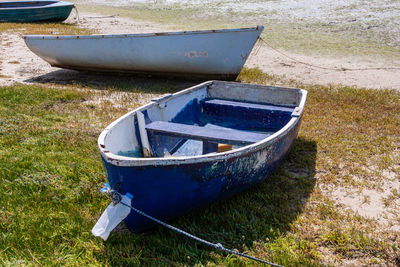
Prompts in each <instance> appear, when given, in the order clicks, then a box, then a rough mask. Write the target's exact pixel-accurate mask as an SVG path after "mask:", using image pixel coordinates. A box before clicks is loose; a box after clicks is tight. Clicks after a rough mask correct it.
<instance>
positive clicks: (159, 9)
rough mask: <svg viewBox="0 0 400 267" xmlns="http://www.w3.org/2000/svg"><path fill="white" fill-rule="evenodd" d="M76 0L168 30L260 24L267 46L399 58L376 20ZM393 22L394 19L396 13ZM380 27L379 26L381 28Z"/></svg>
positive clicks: (104, 12) (88, 7) (88, 9)
mask: <svg viewBox="0 0 400 267" xmlns="http://www.w3.org/2000/svg"><path fill="white" fill-rule="evenodd" d="M81 3H82V4H79V6H78V7H79V9H80V10H82V11H86V12H95V13H98V14H102V15H104V16H107V15H110V14H111V15H118V16H122V17H127V18H131V19H133V20H140V21H145V22H150V21H151V22H155V23H158V24H161V25H164V26H165V27H166V28H169V29H173V30H194V29H199V30H200V29H218V28H232V27H254V26H256V25H264V26H265V29H264V32H263V33H262V35H261V36H262V38H263V39H265V40H266V41H267V42H268V43H269V44H270V45H271V46H272V47H274V48H280V49H283V50H286V51H291V52H295V53H301V54H306V55H324V56H343V55H345V56H366V57H369V58H371V57H373V58H380V59H382V58H385V59H387V60H393V59H396V60H399V56H398V55H399V52H400V50H399V48H398V46H396V44H397V40H394V41H393V40H388V39H390V37H391V36H398V35H396V34H392V33H390V32H387V31H388V29H386V28H385V27H383V26H382V25H381V23H378V22H376V23H373V22H359V21H358V20H354V21H353V20H351V19H348V20H343V19H342V18H341V19H337V21H336V20H335V19H333V18H324V17H318V18H315V19H311V17H309V18H308V19H293V18H292V17H290V16H289V17H287V16H285V15H282V14H287V13H285V12H287V10H286V11H285V10H277V11H276V12H270V11H264V13H263V12H262V11H260V12H258V11H256V12H243V11H241V10H235V9H234V8H233V9H229V10H224V11H222V9H220V7H219V6H218V3H212V4H206V5H191V4H188V3H173V4H172V3H163V2H162V1H161V2H159V1H157V2H155V3H154V4H151V5H149V4H148V3H135V4H134V6H129V5H128V4H127V5H128V6H121V7H118V6H104V5H87V4H85V3H84V1H81ZM120 4H121V3H120ZM350 10H351V9H350ZM279 14H281V15H279ZM339 14H340V12H339V11H337V12H335V15H336V16H339V17H340V15H339ZM332 19H333V20H334V21H332ZM393 21H396V18H395V17H393ZM389 22H390V21H389ZM369 24H371V25H372V26H371V25H369ZM375 24H379V25H380V26H379V27H378V29H379V31H374V30H373V29H375V27H373V26H375ZM382 24H383V23H382ZM369 27H372V28H369ZM382 27H383V28H384V29H381V28H382ZM371 29H372V30H371Z"/></svg>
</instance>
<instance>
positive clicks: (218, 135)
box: [146, 121, 270, 145]
mask: <svg viewBox="0 0 400 267" xmlns="http://www.w3.org/2000/svg"><path fill="white" fill-rule="evenodd" d="M146 130H147V131H149V132H151V133H152V134H161V135H168V136H175V137H184V138H187V139H194V140H203V141H209V142H214V143H223V144H229V145H248V144H252V143H256V142H258V141H260V140H262V139H264V138H267V137H268V136H270V135H269V134H262V133H254V132H245V131H239V130H234V129H213V128H206V127H201V126H195V125H187V124H180V123H173V122H165V121H155V122H152V123H150V124H147V125H146Z"/></svg>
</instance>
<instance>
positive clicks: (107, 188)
mask: <svg viewBox="0 0 400 267" xmlns="http://www.w3.org/2000/svg"><path fill="white" fill-rule="evenodd" d="M104 184H105V187H103V188H102V189H100V192H102V193H107V194H108V195H109V196H110V198H111V200H112V201H113V202H114V204H117V203H120V204H122V205H124V206H126V207H129V208H131V209H132V210H133V211H135V212H136V213H138V214H140V215H142V216H144V217H146V218H148V219H150V220H152V221H154V222H156V223H158V224H160V225H162V226H164V227H166V228H168V229H171V230H173V231H175V232H177V233H180V234H182V235H185V236H187V237H189V238H192V239H194V240H196V241H198V242H200V243H203V244H206V245H208V246H211V247H213V248H215V249H218V250H221V251H225V252H228V253H231V254H235V255H237V256H241V257H244V258H247V259H250V260H254V261H257V262H260V263H264V264H268V265H270V266H277V267H283V266H282V265H279V264H275V263H272V262H268V261H265V260H262V259H259V258H256V257H253V256H249V255H246V254H244V253H240V252H237V251H234V250H231V249H227V248H225V247H224V246H223V245H222V244H221V243H212V242H209V241H207V240H204V239H202V238H200V237H197V236H194V235H192V234H190V233H188V232H185V231H183V230H181V229H179V228H176V227H174V226H172V225H170V224H168V223H165V222H163V221H161V220H159V219H156V218H154V217H153V216H150V215H148V214H147V213H145V212H143V211H141V210H138V209H136V208H134V207H132V206H131V205H128V204H125V203H124V202H122V201H121V198H122V197H121V194H120V193H119V192H117V191H115V190H114V189H111V187H110V186H109V185H108V184H107V183H104Z"/></svg>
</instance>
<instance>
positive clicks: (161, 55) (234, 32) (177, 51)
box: [23, 26, 264, 79]
mask: <svg viewBox="0 0 400 267" xmlns="http://www.w3.org/2000/svg"><path fill="white" fill-rule="evenodd" d="M263 29H264V27H263V26H257V27H254V28H242V29H225V30H205V31H184V32H164V33H145V34H120V35H89V36H77V35H74V36H46V35H27V36H24V37H23V38H24V39H25V43H26V45H27V46H28V47H29V49H30V50H32V52H33V53H35V54H36V55H38V56H39V57H41V58H42V59H44V60H45V61H47V62H48V63H50V64H51V65H52V66H54V67H60V68H68V69H77V70H92V71H109V72H133V73H152V74H161V75H168V76H171V75H173V76H185V77H192V76H196V77H208V78H210V77H212V78H224V79H235V78H236V76H237V75H238V74H239V72H240V70H241V69H242V67H243V65H244V63H245V62H246V59H247V58H248V56H249V55H250V52H251V50H252V48H253V46H254V44H255V42H256V41H257V38H258V37H259V35H260V33H261V32H262V30H263Z"/></svg>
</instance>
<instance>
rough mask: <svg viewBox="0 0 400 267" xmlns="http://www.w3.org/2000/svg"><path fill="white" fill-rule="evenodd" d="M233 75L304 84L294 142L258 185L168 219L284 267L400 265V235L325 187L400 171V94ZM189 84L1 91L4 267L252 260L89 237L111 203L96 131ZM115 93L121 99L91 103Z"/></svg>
mask: <svg viewBox="0 0 400 267" xmlns="http://www.w3.org/2000/svg"><path fill="white" fill-rule="evenodd" d="M105 80H109V79H105ZM239 80H240V81H244V82H252V83H257V84H266V83H270V84H286V85H289V86H297V87H303V88H305V89H307V90H308V92H309V97H308V100H307V105H306V111H305V115H304V118H303V124H302V127H301V130H300V133H299V137H298V139H297V141H296V143H295V145H294V147H293V149H292V150H291V152H290V154H289V156H288V157H287V159H286V160H285V162H284V164H283V165H282V166H281V167H280V168H279V169H278V171H277V172H276V173H274V175H272V176H271V177H270V178H269V179H267V180H266V181H265V182H262V183H261V184H260V185H259V186H257V187H254V188H252V189H250V190H248V191H246V192H243V193H241V194H239V195H237V196H235V197H233V198H230V199H228V200H225V201H220V202H218V203H215V204H213V205H211V206H209V207H207V208H204V209H201V210H197V211H195V212H192V213H190V214H188V215H186V216H183V217H181V218H179V219H176V220H174V221H173V222H172V224H173V225H175V226H178V227H180V228H182V229H184V230H186V231H189V232H191V233H193V234H196V235H199V236H200V237H202V238H205V239H207V240H210V241H212V242H220V243H222V244H223V245H224V246H225V247H227V248H236V249H238V250H240V251H242V252H246V253H248V254H250V255H252V256H256V257H261V258H265V259H267V260H269V261H273V262H275V263H279V264H283V265H287V266H304V265H308V266H320V265H335V264H336V265H343V264H355V265H360V264H365V265H368V264H393V265H396V264H399V262H400V248H399V246H398V244H399V243H400V240H399V236H398V234H397V232H396V231H391V230H388V229H384V228H383V226H381V225H379V224H378V223H377V222H376V221H374V220H370V219H366V218H363V217H360V216H358V215H357V214H355V213H354V212H352V211H350V210H347V209H345V208H344V207H343V206H341V205H338V204H337V203H336V202H334V201H333V200H332V199H330V198H329V194H327V193H326V192H325V191H324V190H323V188H327V187H333V188H334V187H337V186H348V187H355V188H362V187H363V186H368V187H371V188H375V187H379V186H380V183H379V180H382V179H383V177H382V176H380V175H381V174H382V172H383V171H386V170H388V169H390V170H391V171H392V172H395V173H396V174H397V175H399V174H400V168H399V166H398V162H399V158H398V157H399V155H398V149H399V147H400V140H399V138H398V129H399V126H400V93H399V92H396V91H390V90H379V91H378V90H368V89H357V88H351V87H327V86H318V85H314V86H302V85H301V84H296V83H295V82H293V81H290V80H285V79H283V78H280V77H276V76H270V75H268V74H265V73H262V72H261V71H259V70H257V69H245V70H244V71H243V72H242V73H241V75H240V77H239ZM187 84H188V82H185V81H174V82H172V81H170V80H164V79H156V81H155V82H153V81H152V80H148V79H146V78H137V79H133V78H132V79H128V78H126V77H125V78H124V77H123V76H121V77H119V78H117V79H116V81H115V82H108V83H107V82H104V84H103V86H99V87H100V88H101V90H92V89H91V88H95V87H96V85H93V84H73V81H72V86H71V85H65V86H64V87H60V86H56V85H51V86H38V85H35V86H27V85H19V84H17V85H15V86H10V87H2V88H0V117H1V118H2V120H1V121H0V162H1V163H2V164H1V165H0V179H1V184H2V186H0V204H1V205H0V218H1V219H0V265H4V266H14V265H74V266H75V265H94V266H97V265H112V266H114V265H116V266H127V265H132V266H134V265H141V266H142V265H145V266H146V265H147V266H148V265H150V266H159V265H190V266H200V265H207V266H238V265H239V266H253V265H254V262H251V261H248V260H245V259H242V258H238V257H236V256H231V255H226V254H223V253H220V252H217V251H212V250H210V249H209V248H208V247H204V246H202V245H200V244H197V243H195V242H193V241H191V240H188V239H186V238H184V237H182V236H181V235H178V234H175V233H174V232H171V231H170V230H167V229H164V228H162V227H157V228H155V229H154V230H152V231H150V232H147V233H143V234H131V233H128V232H126V230H120V231H116V232H113V233H112V234H111V236H110V238H109V240H108V241H107V242H103V241H101V240H100V239H98V238H94V237H93V236H92V235H91V233H90V230H91V228H92V227H93V225H94V223H95V222H96V220H97V219H98V217H99V216H100V214H101V212H102V211H103V210H104V209H105V207H106V206H107V204H108V203H109V200H108V199H107V198H106V197H105V196H102V195H101V194H100V193H99V192H98V189H99V188H100V187H101V183H102V182H103V181H105V177H104V171H103V167H102V164H101V160H100V156H99V153H98V151H97V146H96V140H97V137H98V134H99V133H100V131H101V130H102V129H103V128H104V127H105V126H106V125H107V124H108V123H110V122H111V121H113V120H114V119H116V118H117V117H119V116H120V115H122V114H124V113H125V112H127V111H128V110H130V109H132V108H134V107H137V106H138V105H139V104H140V103H141V99H140V96H145V95H147V94H149V93H150V94H161V93H164V92H166V91H171V92H172V91H175V90H173V87H183V86H186V85H187ZM127 85H129V86H128V87H127ZM76 86H78V87H79V88H80V89H79V90H77V89H76ZM146 88H150V92H149V91H147V90H146ZM120 90H123V91H124V92H122V93H123V94H124V95H126V97H124V98H119V99H118V101H119V102H118V104H119V105H110V101H111V100H110V101H109V102H107V101H104V102H96V101H95V100H96V99H97V98H98V96H99V95H106V96H110V95H113V94H118V93H121V92H119V91H120ZM396 151H397V154H396ZM365 169H370V170H371V171H370V172H366V171H365ZM353 176H357V177H359V178H358V180H359V181H362V183H354V181H352V180H353V179H352V178H349V177H353ZM391 197H392V198H396V197H398V191H393V194H392V195H391ZM389 205H390V203H389Z"/></svg>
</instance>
